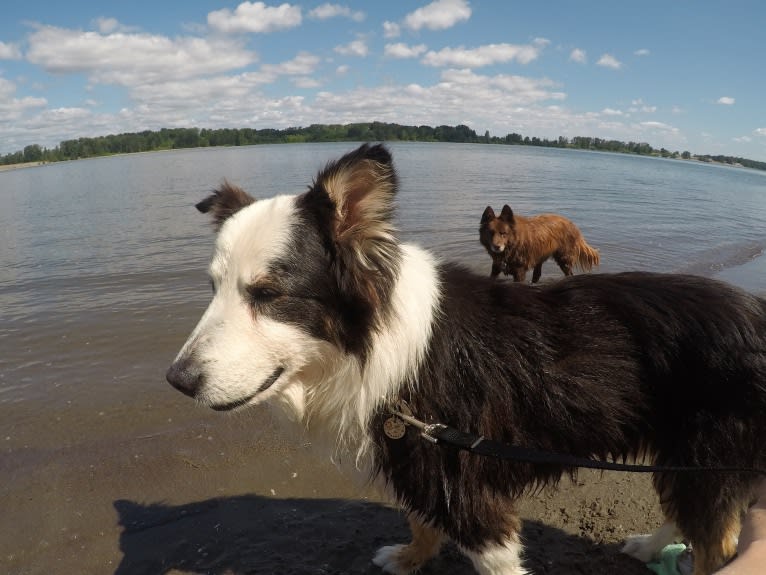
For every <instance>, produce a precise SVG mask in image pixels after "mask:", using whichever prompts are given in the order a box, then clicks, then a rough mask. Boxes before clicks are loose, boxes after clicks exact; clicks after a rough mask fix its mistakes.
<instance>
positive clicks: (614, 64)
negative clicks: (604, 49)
mask: <svg viewBox="0 0 766 575" xmlns="http://www.w3.org/2000/svg"><path fill="white" fill-rule="evenodd" d="M596 64H598V65H599V66H603V67H604V68H611V69H612V70H619V69H620V68H622V62H620V61H619V60H618V59H617V58H615V57H614V56H612V55H611V54H604V55H603V56H601V58H599V59H598V62H596Z"/></svg>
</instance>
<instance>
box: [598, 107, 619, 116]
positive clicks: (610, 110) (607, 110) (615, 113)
mask: <svg viewBox="0 0 766 575" xmlns="http://www.w3.org/2000/svg"><path fill="white" fill-rule="evenodd" d="M601 113H602V114H604V115H605V116H624V115H625V114H624V113H623V112H622V111H621V110H615V109H614V108H604V109H603V110H601Z"/></svg>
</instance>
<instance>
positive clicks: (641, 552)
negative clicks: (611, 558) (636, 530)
mask: <svg viewBox="0 0 766 575" xmlns="http://www.w3.org/2000/svg"><path fill="white" fill-rule="evenodd" d="M678 536H679V532H678V528H677V527H676V524H675V523H673V522H672V521H667V522H665V523H663V524H662V525H661V526H660V528H659V529H657V531H655V532H654V533H652V534H651V535H631V536H630V537H628V538H627V539H626V540H625V545H624V546H623V548H622V552H623V553H625V554H626V555H630V556H631V557H635V558H636V559H638V560H639V561H643V562H644V563H649V562H650V561H651V560H652V559H656V558H657V557H659V555H660V551H662V550H663V549H664V548H665V547H666V546H667V545H670V544H671V543H673V541H675V540H676V538H677V537H678Z"/></svg>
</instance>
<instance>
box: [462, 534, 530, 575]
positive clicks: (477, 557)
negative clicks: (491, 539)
mask: <svg viewBox="0 0 766 575" xmlns="http://www.w3.org/2000/svg"><path fill="white" fill-rule="evenodd" d="M521 551H522V545H521V543H519V541H518V539H517V538H513V539H508V540H506V542H505V545H489V546H487V547H485V548H484V549H483V550H482V551H480V552H475V551H469V550H467V549H463V553H465V555H466V557H468V558H469V559H470V560H471V562H472V563H473V566H474V568H475V569H476V572H477V573H479V575H501V574H502V575H528V573H529V571H527V570H526V569H524V568H523V567H522V564H521Z"/></svg>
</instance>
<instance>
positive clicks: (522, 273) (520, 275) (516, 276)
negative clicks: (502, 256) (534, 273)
mask: <svg viewBox="0 0 766 575" xmlns="http://www.w3.org/2000/svg"><path fill="white" fill-rule="evenodd" d="M510 271H511V275H512V276H513V281H515V282H523V281H524V278H526V277H527V270H525V269H524V268H513V269H512V270H510Z"/></svg>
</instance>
